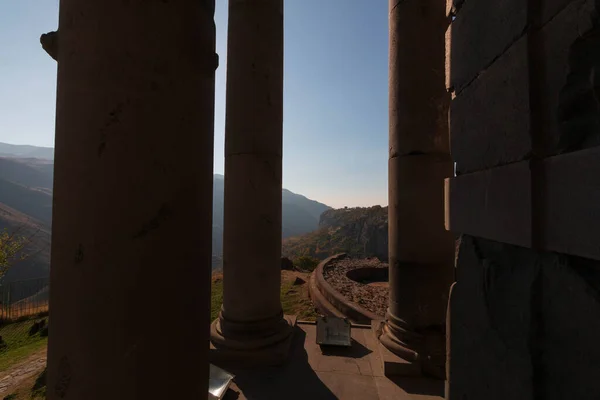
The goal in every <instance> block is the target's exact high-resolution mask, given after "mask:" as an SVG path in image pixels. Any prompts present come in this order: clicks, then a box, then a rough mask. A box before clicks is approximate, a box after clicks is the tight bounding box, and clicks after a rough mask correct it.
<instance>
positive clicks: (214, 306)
mask: <svg viewBox="0 0 600 400" xmlns="http://www.w3.org/2000/svg"><path fill="white" fill-rule="evenodd" d="M221 304H223V279H213V282H212V289H211V293H210V320H211V321H214V320H215V319H217V317H218V316H219V311H221Z"/></svg>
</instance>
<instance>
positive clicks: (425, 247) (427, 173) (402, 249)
mask: <svg viewBox="0 0 600 400" xmlns="http://www.w3.org/2000/svg"><path fill="white" fill-rule="evenodd" d="M388 168H389V179H390V184H389V209H388V212H389V217H388V226H389V242H390V268H391V264H392V263H394V262H397V261H401V262H422V263H432V264H436V263H444V262H446V261H448V256H450V264H452V259H453V254H454V239H453V238H452V234H450V233H448V232H446V231H445V227H444V179H445V178H448V177H450V176H452V175H453V166H452V161H451V160H450V157H449V156H436V155H416V156H407V157H397V158H393V159H390V160H389V165H388Z"/></svg>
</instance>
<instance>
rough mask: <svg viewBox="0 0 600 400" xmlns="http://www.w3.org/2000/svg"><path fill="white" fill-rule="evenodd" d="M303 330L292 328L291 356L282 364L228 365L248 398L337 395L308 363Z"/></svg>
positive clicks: (232, 394)
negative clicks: (255, 366)
mask: <svg viewBox="0 0 600 400" xmlns="http://www.w3.org/2000/svg"><path fill="white" fill-rule="evenodd" d="M305 337H306V334H305V333H304V331H303V330H302V329H300V328H298V327H296V328H295V332H294V338H293V343H292V349H291V352H292V354H291V355H290V358H289V359H290V360H293V362H288V363H286V364H285V365H283V366H281V367H269V368H255V369H236V368H235V367H230V366H228V367H227V371H229V372H231V373H233V374H234V375H235V376H236V378H235V383H236V385H237V387H238V388H239V389H240V390H241V391H242V393H244V397H246V398H247V399H252V400H254V399H286V400H306V399H319V400H334V399H337V397H336V396H335V395H334V394H333V393H332V392H331V391H330V390H329V389H328V388H327V386H325V384H324V383H323V382H322V381H321V379H319V377H318V376H317V374H316V373H315V372H314V371H313V369H312V368H311V366H310V364H309V363H308V354H307V353H306V350H305V349H304V340H305ZM238 397H239V393H237V392H236V391H235V390H233V389H230V390H229V391H228V393H227V395H226V397H225V400H233V399H237V398H238Z"/></svg>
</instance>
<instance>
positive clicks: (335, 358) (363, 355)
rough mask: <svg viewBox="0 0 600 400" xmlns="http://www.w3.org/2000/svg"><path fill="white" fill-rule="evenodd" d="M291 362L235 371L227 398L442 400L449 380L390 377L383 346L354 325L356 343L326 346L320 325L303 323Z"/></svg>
mask: <svg viewBox="0 0 600 400" xmlns="http://www.w3.org/2000/svg"><path fill="white" fill-rule="evenodd" d="M293 339H294V340H293V344H292V349H291V351H290V356H289V359H288V362H287V363H286V364H285V365H283V366H281V367H277V368H253V369H236V368H234V367H227V366H226V365H219V366H220V367H222V368H224V369H225V370H227V371H229V372H231V373H233V374H234V375H235V378H234V383H233V384H232V386H231V389H230V390H229V391H228V393H227V394H226V395H225V398H224V400H234V399H237V400H244V399H248V400H255V399H256V400H281V399H286V400H307V399H308V400H311V399H314V400H317V399H318V400H335V399H340V400H442V399H443V398H444V382H443V381H439V380H432V379H426V378H406V377H405V378H396V379H389V378H387V377H385V376H384V375H383V362H382V359H381V356H382V354H381V350H380V348H379V347H378V346H379V341H378V340H377V338H376V336H375V334H374V332H373V331H372V330H371V329H369V328H360V327H353V328H352V339H353V343H352V347H351V348H336V349H322V348H321V347H320V346H318V345H317V344H316V326H315V325H314V324H305V323H299V324H298V325H297V327H296V330H295V333H294V338H293Z"/></svg>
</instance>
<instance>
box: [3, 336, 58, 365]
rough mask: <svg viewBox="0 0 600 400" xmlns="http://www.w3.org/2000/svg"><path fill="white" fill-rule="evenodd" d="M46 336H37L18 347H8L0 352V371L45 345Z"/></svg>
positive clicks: (46, 342)
mask: <svg viewBox="0 0 600 400" xmlns="http://www.w3.org/2000/svg"><path fill="white" fill-rule="evenodd" d="M47 345H48V338H40V337H38V338H37V340H36V341H32V342H30V343H27V344H25V345H23V346H20V347H15V348H10V347H9V348H8V349H7V350H6V351H3V352H0V372H2V371H6V370H7V369H8V368H10V367H12V366H13V365H15V364H18V363H19V362H21V361H23V360H25V359H26V358H27V357H29V356H30V355H32V354H33V353H35V352H36V351H39V350H41V349H43V348H44V347H46V346H47Z"/></svg>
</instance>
